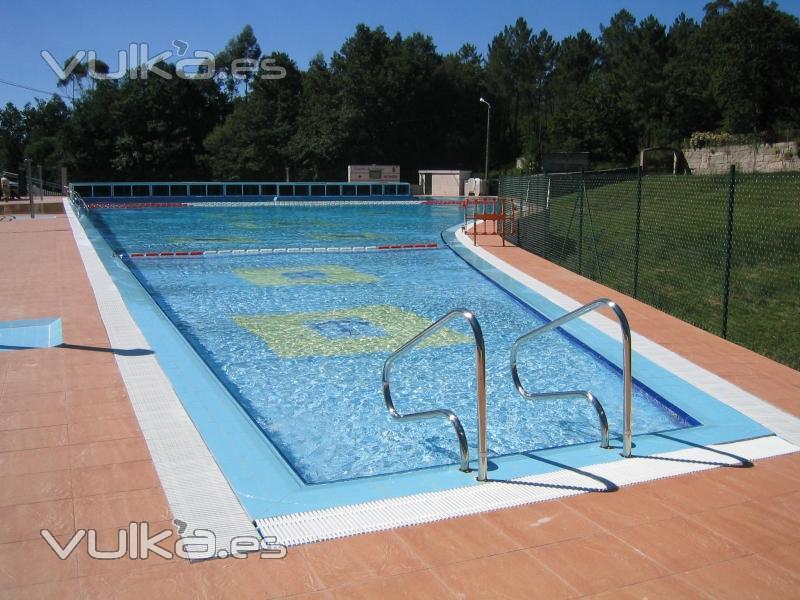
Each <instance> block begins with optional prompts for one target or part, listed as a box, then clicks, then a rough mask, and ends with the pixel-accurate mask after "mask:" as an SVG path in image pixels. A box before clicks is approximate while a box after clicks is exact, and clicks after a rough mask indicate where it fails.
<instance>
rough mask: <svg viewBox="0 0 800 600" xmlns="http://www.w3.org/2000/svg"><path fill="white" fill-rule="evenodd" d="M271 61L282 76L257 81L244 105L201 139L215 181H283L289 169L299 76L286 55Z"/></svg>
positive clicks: (297, 101) (276, 56)
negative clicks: (279, 69) (280, 77)
mask: <svg viewBox="0 0 800 600" xmlns="http://www.w3.org/2000/svg"><path fill="white" fill-rule="evenodd" d="M273 57H274V58H275V61H276V62H275V64H276V65H279V66H281V67H283V68H284V69H286V77H284V78H283V79H278V80H269V79H261V78H260V77H257V78H256V80H255V83H254V84H253V91H252V93H251V95H250V98H249V99H248V101H247V102H244V101H239V102H237V103H236V106H235V108H234V110H233V112H232V113H231V114H230V115H229V116H228V118H227V119H226V120H225V121H224V122H223V123H221V124H219V125H218V126H217V127H216V128H215V129H214V130H213V131H212V132H211V133H210V134H209V135H208V137H207V138H206V139H205V142H204V145H205V148H206V149H207V150H208V153H209V158H208V163H209V165H210V167H211V171H212V173H213V174H214V176H215V177H219V178H223V179H267V180H269V179H282V176H283V170H284V168H285V167H286V166H288V165H289V164H290V161H291V156H290V150H289V142H290V140H291V138H292V135H293V134H294V131H295V128H296V123H297V113H298V105H299V98H300V93H301V75H300V72H299V71H298V70H297V65H295V63H294V61H292V60H291V59H290V58H289V57H288V56H287V55H286V54H283V53H276V54H275V55H273Z"/></svg>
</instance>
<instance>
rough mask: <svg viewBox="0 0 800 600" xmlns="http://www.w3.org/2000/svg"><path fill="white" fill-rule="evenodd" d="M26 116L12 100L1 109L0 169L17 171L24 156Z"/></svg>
mask: <svg viewBox="0 0 800 600" xmlns="http://www.w3.org/2000/svg"><path fill="white" fill-rule="evenodd" d="M25 139H26V132H25V117H24V115H23V114H22V112H21V111H20V110H19V109H18V108H17V107H16V106H14V105H13V104H11V102H9V103H7V104H6V105H5V107H4V108H3V109H2V110H0V170H7V171H11V172H16V171H17V169H18V168H19V165H20V164H21V163H22V159H23V158H24V152H23V149H24V148H25Z"/></svg>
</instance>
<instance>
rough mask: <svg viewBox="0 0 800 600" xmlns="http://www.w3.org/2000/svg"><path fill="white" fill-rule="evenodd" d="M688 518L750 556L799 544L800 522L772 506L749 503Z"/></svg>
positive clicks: (762, 503) (761, 503)
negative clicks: (742, 548) (779, 547)
mask: <svg viewBox="0 0 800 600" xmlns="http://www.w3.org/2000/svg"><path fill="white" fill-rule="evenodd" d="M687 518H688V519H690V520H691V521H693V522H695V523H697V524H698V525H700V526H702V527H705V528H707V529H710V530H711V531H713V532H714V533H715V534H717V535H718V536H720V537H723V538H726V539H729V540H731V541H732V542H734V543H736V544H739V545H741V546H742V547H744V548H746V549H747V550H749V552H751V553H760V552H766V551H768V550H770V549H772V548H774V547H776V546H780V545H782V544H788V543H796V542H800V522H799V521H797V520H795V519H789V518H787V517H786V516H785V515H782V514H781V513H779V512H776V511H775V510H774V509H773V508H772V506H770V503H764V502H752V501H750V502H745V503H743V504H735V505H733V506H728V507H725V508H720V509H716V510H713V511H707V512H704V513H699V514H695V515H691V516H689V517H687ZM798 518H800V516H798Z"/></svg>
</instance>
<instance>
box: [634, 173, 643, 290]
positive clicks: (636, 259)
mask: <svg viewBox="0 0 800 600" xmlns="http://www.w3.org/2000/svg"><path fill="white" fill-rule="evenodd" d="M641 231H642V167H641V165H640V166H639V168H638V170H637V177H636V231H635V234H634V235H635V238H634V255H633V297H634V298H636V297H637V296H638V294H639V239H640V235H641Z"/></svg>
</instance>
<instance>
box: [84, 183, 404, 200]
mask: <svg viewBox="0 0 800 600" xmlns="http://www.w3.org/2000/svg"><path fill="white" fill-rule="evenodd" d="M74 188H75V190H76V191H77V192H78V193H79V194H81V196H83V198H85V199H90V198H91V199H100V200H112V201H114V202H137V201H152V200H153V199H158V200H162V201H163V200H164V199H166V198H176V199H183V200H192V201H203V200H207V201H231V202H236V201H239V202H241V201H254V202H258V201H269V200H273V199H275V198H278V199H280V200H286V199H291V198H300V199H328V198H329V199H343V200H345V199H346V200H351V199H368V198H410V197H411V186H410V184H408V183H402V182H390V183H387V182H383V181H381V182H377V181H375V182H365V183H356V182H351V181H178V182H175V181H126V182H114V181H89V182H74Z"/></svg>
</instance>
